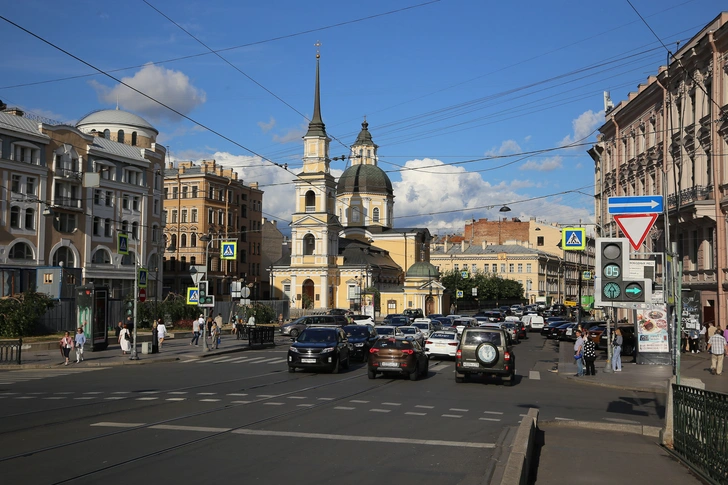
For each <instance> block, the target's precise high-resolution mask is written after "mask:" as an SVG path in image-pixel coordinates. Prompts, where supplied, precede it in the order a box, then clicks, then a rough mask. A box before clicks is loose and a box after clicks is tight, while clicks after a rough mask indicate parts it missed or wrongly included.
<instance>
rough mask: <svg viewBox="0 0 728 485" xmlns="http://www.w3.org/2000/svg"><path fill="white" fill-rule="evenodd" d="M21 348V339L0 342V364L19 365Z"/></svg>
mask: <svg viewBox="0 0 728 485" xmlns="http://www.w3.org/2000/svg"><path fill="white" fill-rule="evenodd" d="M22 348H23V339H22V338H19V339H18V340H0V364H18V365H20V357H21V350H22Z"/></svg>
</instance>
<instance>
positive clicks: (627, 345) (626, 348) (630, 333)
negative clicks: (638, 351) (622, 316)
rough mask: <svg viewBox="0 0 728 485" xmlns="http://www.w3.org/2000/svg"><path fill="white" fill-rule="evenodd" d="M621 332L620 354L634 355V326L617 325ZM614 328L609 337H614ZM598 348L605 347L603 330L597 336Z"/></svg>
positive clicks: (605, 338)
mask: <svg viewBox="0 0 728 485" xmlns="http://www.w3.org/2000/svg"><path fill="white" fill-rule="evenodd" d="M617 328H618V329H619V330H620V331H621V332H622V355H630V356H631V355H634V351H635V347H636V346H635V343H636V341H635V338H634V327H633V326H632V325H625V326H621V325H620V326H619V327H617ZM614 330H615V329H614V328H612V331H611V337H614ZM599 348H600V349H605V350H606V349H607V332H603V333H602V335H601V336H600V337H599Z"/></svg>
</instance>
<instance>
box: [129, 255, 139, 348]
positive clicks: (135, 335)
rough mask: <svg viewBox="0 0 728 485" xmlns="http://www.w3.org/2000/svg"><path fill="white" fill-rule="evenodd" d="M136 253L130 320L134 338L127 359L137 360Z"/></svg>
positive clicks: (137, 280) (137, 276) (137, 269)
mask: <svg viewBox="0 0 728 485" xmlns="http://www.w3.org/2000/svg"><path fill="white" fill-rule="evenodd" d="M136 258H137V255H136V254H135V255H134V260H135V262H134V293H133V295H134V297H133V298H134V317H133V318H132V322H134V338H133V339H132V349H131V356H130V357H129V360H139V355H138V354H137V327H138V326H139V325H138V323H137V295H138V294H139V268H138V266H137V263H136Z"/></svg>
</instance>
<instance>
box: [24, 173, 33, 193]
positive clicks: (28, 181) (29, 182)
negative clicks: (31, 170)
mask: <svg viewBox="0 0 728 485" xmlns="http://www.w3.org/2000/svg"><path fill="white" fill-rule="evenodd" d="M35 188H36V183H35V177H26V178H25V195H36V194H35Z"/></svg>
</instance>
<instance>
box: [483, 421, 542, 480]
mask: <svg viewBox="0 0 728 485" xmlns="http://www.w3.org/2000/svg"><path fill="white" fill-rule="evenodd" d="M536 430H538V409H536V408H530V409H529V410H528V413H527V414H526V416H525V417H524V418H523V419H522V420H521V424H520V425H519V426H518V428H517V429H516V435H515V436H514V438H513V442H512V444H511V448H510V451H509V452H508V455H507V456H505V457H504V460H503V462H505V467H504V468H503V473H502V475H501V476H500V480H498V478H497V475H500V474H494V475H496V476H494V480H493V481H491V483H499V484H500V485H514V484H523V485H525V484H526V483H528V479H529V475H530V471H531V461H532V459H533V450H534V442H535V437H536Z"/></svg>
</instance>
